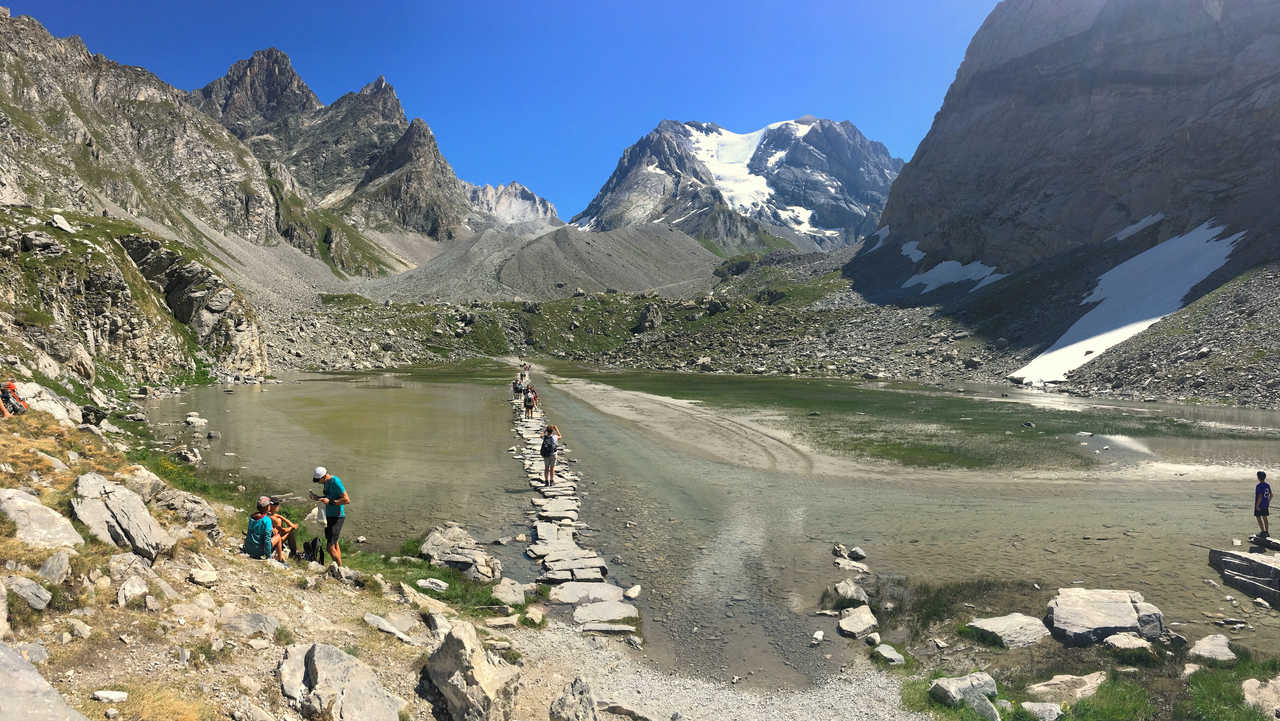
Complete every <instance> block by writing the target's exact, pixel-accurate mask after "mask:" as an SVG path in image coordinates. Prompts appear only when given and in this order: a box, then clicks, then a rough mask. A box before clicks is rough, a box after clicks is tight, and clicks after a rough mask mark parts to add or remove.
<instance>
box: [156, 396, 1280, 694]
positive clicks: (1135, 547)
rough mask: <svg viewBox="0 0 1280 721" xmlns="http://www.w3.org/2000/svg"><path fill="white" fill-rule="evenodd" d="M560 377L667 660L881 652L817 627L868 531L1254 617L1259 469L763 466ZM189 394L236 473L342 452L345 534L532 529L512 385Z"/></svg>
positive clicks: (745, 666)
mask: <svg viewBox="0 0 1280 721" xmlns="http://www.w3.org/2000/svg"><path fill="white" fill-rule="evenodd" d="M744 382H751V381H750V379H744ZM540 392H541V393H542V394H543V398H544V405H545V407H546V409H547V411H548V413H549V414H550V415H551V418H552V420H553V421H554V422H555V423H557V424H558V425H559V426H560V427H561V429H562V430H563V431H564V433H565V440H566V445H567V446H568V447H569V448H570V449H571V450H572V453H571V454H570V455H571V456H573V457H575V458H577V459H579V460H580V463H579V464H578V465H577V467H576V470H579V471H581V472H582V473H583V475H584V477H585V478H586V479H587V481H586V483H584V484H583V487H582V491H583V496H584V498H583V501H584V509H583V515H582V518H583V520H584V521H585V522H587V523H588V524H590V525H591V526H592V527H593V528H595V529H598V530H595V531H594V532H593V533H592V536H591V538H590V540H589V541H587V545H591V546H593V547H595V548H597V549H599V550H600V552H601V554H602V555H604V556H605V557H606V558H610V559H613V560H612V561H611V564H610V569H611V572H612V574H613V575H614V576H615V577H616V579H617V580H618V581H619V583H621V584H622V585H624V586H625V585H629V584H632V583H639V584H641V585H642V586H643V587H644V589H645V592H644V595H643V596H642V597H641V599H640V601H639V604H640V606H641V607H642V615H643V618H644V633H645V637H646V639H647V641H648V646H647V649H646V653H647V655H648V657H649V658H650V659H651V660H652V661H653V662H655V663H657V664H660V665H662V666H664V667H670V668H675V669H679V670H681V671H683V672H686V673H690V674H694V675H699V676H713V677H716V678H730V677H732V676H742V677H744V678H746V679H747V680H748V681H749V682H752V681H754V682H757V683H762V684H763V683H768V684H778V683H782V684H801V683H804V682H806V681H807V680H811V679H814V678H818V677H821V676H822V675H824V674H826V673H829V672H833V671H835V670H836V669H838V668H839V666H840V665H841V664H842V663H844V662H847V661H848V660H849V659H850V658H851V657H852V656H853V655H862V654H863V653H865V651H862V650H860V649H858V648H856V645H854V644H848V643H846V642H844V641H842V640H841V641H837V642H835V643H828V644H825V645H823V646H822V647H820V648H818V649H813V648H810V646H809V643H808V640H809V637H810V636H811V635H812V634H813V632H814V631H816V630H824V631H825V632H826V634H827V636H828V637H829V638H831V637H834V636H835V633H834V631H835V628H834V626H835V624H834V622H833V620H832V619H828V618H817V617H814V616H812V615H811V613H812V610H813V609H814V608H815V606H816V603H817V600H818V598H819V596H820V594H821V592H822V589H823V588H824V587H825V586H828V585H830V584H833V583H835V582H836V581H839V580H841V579H842V578H844V577H845V576H846V575H847V574H845V573H843V572H841V571H839V570H838V569H835V568H834V567H833V566H832V563H831V554H830V548H831V544H832V543H833V542H836V541H839V542H842V543H845V544H847V545H855V544H856V545H860V546H862V547H863V548H864V549H865V550H866V551H867V552H868V554H869V556H870V557H869V559H868V561H867V563H869V564H870V565H871V566H872V567H873V568H874V569H876V570H878V571H888V572H893V573H900V574H905V575H906V576H907V577H908V578H909V579H911V580H912V581H932V582H945V581H960V580H966V579H974V578H983V577H989V578H1005V579H1022V580H1030V581H1035V582H1038V583H1040V584H1041V585H1042V586H1043V587H1044V588H1045V589H1046V593H1047V592H1048V591H1047V590H1048V589H1052V588H1056V587H1058V586H1068V585H1073V584H1075V585H1086V586H1090V587H1099V588H1126V589H1133V590H1137V591H1140V592H1141V593H1143V594H1144V595H1145V596H1146V597H1147V599H1148V600H1149V601H1151V602H1153V603H1155V604H1156V605H1158V606H1160V607H1161V608H1162V609H1163V610H1164V612H1165V614H1166V617H1167V620H1169V621H1178V622H1183V623H1186V624H1187V625H1185V626H1182V627H1180V629H1179V630H1181V632H1183V633H1184V634H1186V635H1187V636H1189V637H1190V638H1192V639H1193V640H1194V639H1195V638H1198V637H1200V636H1202V635H1205V634H1207V633H1211V632H1214V631H1216V629H1215V628H1214V627H1213V626H1211V625H1210V624H1208V623H1207V622H1206V620H1205V619H1204V617H1203V616H1202V612H1206V611H1207V612H1214V611H1219V610H1223V611H1226V612H1228V613H1229V614H1231V615H1240V613H1241V611H1239V610H1236V609H1232V608H1231V607H1229V606H1227V605H1225V604H1224V603H1223V602H1222V597H1223V595H1224V594H1226V593H1235V592H1233V591H1230V590H1229V589H1226V590H1218V589H1214V588H1212V587H1210V586H1209V585H1207V584H1205V583H1204V582H1203V580H1204V579H1208V578H1214V579H1216V578H1217V574H1216V573H1214V572H1213V571H1212V570H1211V569H1210V568H1209V567H1208V565H1207V562H1206V560H1207V551H1206V550H1205V549H1204V548H1202V546H1217V547H1221V546H1224V545H1227V546H1229V545H1230V539H1232V538H1241V539H1243V538H1245V537H1246V535H1247V534H1248V533H1249V532H1251V530H1252V529H1253V519H1252V517H1251V515H1250V513H1249V503H1250V500H1251V492H1252V481H1251V475H1252V474H1251V472H1250V469H1249V468H1245V467H1242V468H1241V473H1240V478H1239V480H1232V481H1224V480H1222V479H1221V478H1217V479H1212V478H1198V477H1196V476H1195V475H1194V474H1188V475H1176V474H1174V473H1165V472H1162V471H1158V470H1155V469H1153V470H1151V471H1150V472H1146V473H1133V474H1122V475H1116V476H1114V477H1111V476H1108V475H1107V474H1096V473H1095V474H1090V473H1085V472H1080V473H1078V474H1073V473H1071V472H1060V473H1056V474H1046V475H1043V476H1037V477H1035V478H1032V479H1025V478H1013V477H1011V476H1010V474H1008V473H1006V472H1001V471H992V472H990V473H989V474H980V473H973V472H965V473H959V472H957V473H956V474H954V475H949V474H947V473H945V472H941V473H940V472H930V473H921V474H918V475H913V474H910V473H893V474H885V473H881V472H875V471H872V470H868V471H867V472H866V473H858V472H854V473H849V474H845V475H842V476H837V477H832V476H813V475H808V474H806V473H802V472H799V470H800V469H795V472H792V471H791V469H782V470H779V471H760V470H752V469H748V468H743V467H741V466H738V465H735V464H732V463H726V462H724V461H723V460H721V459H718V458H717V457H716V456H714V454H710V453H705V454H704V453H700V452H699V450H698V449H697V448H696V447H690V446H689V445H688V444H678V445H677V444H673V443H669V442H666V441H664V440H663V439H662V438H661V437H660V436H658V435H656V434H652V433H650V432H648V431H646V430H645V429H644V428H642V427H641V426H640V425H638V424H634V423H631V422H628V421H625V420H622V419H620V418H617V417H615V416H611V415H607V414H605V413H602V412H601V411H600V410H598V409H596V408H594V407H593V406H591V405H589V404H587V403H584V402H582V401H580V400H577V399H576V398H575V397H572V396H569V395H568V394H566V393H564V392H563V391H561V390H559V389H557V388H556V387H555V386H554V385H547V384H543V385H541V386H540ZM997 397H998V396H997ZM189 410H199V411H200V412H201V414H202V415H204V416H205V417H207V418H209V419H210V426H209V427H210V429H213V430H219V431H221V432H222V434H223V437H222V439H221V440H219V441H215V442H214V443H213V445H212V447H211V448H209V449H208V451H206V455H207V457H208V459H209V461H210V463H211V465H212V466H213V467H214V468H216V469H218V470H219V471H220V472H223V473H226V474H229V475H235V474H243V475H249V476H256V477H260V478H263V479H266V481H265V482H266V484H267V486H268V487H269V488H272V489H275V490H278V491H291V492H293V493H295V494H299V495H304V494H305V493H306V491H307V490H308V489H309V488H311V484H310V482H309V479H310V472H311V468H312V467H313V466H315V465H318V464H322V465H326V466H328V467H329V468H330V469H331V470H333V471H334V472H335V473H337V474H338V475H339V476H341V477H342V478H343V479H344V480H345V481H346V482H347V487H348V489H349V490H350V492H351V495H352V498H353V504H352V506H351V510H350V520H349V521H348V522H347V526H346V529H345V531H344V533H345V535H347V536H348V537H354V536H356V535H367V536H369V537H370V539H371V540H372V542H373V544H374V545H375V546H376V547H378V548H381V549H384V550H394V549H395V548H396V547H398V545H399V543H400V541H401V540H403V539H405V538H409V537H416V536H420V535H421V534H422V533H423V532H424V531H425V530H427V529H428V528H430V527H431V526H432V525H436V524H438V523H441V522H443V521H446V520H459V521H463V522H465V524H466V525H467V526H468V528H469V529H470V530H471V531H472V532H473V533H474V534H475V535H476V536H477V538H479V539H480V540H482V541H489V540H492V539H494V538H497V537H499V536H508V535H513V534H514V533H516V532H519V531H521V530H525V528H526V527H525V525H524V520H523V519H524V512H525V510H526V509H527V508H528V507H529V504H528V498H529V493H528V489H527V488H526V487H525V486H524V481H523V474H522V473H521V472H520V469H519V467H518V465H517V464H516V463H515V462H514V461H512V460H511V459H510V458H509V456H508V455H507V453H506V452H505V451H506V448H507V447H509V446H510V445H511V444H512V442H513V441H512V437H511V428H510V427H511V415H510V414H511V411H510V405H509V404H508V403H507V389H506V388H504V387H502V386H501V385H499V384H498V383H494V382H487V383H469V382H458V381H457V380H455V379H433V378H432V376H431V375H430V374H419V375H414V376H402V375H386V376H375V377H361V378H355V379H342V378H321V379H307V380H304V381H301V382H290V383H286V384H282V385H268V386H263V387H261V388H244V387H237V388H235V389H234V392H232V393H224V392H223V391H222V390H221V389H217V388H207V389H198V390H195V391H192V392H191V393H188V394H185V395H183V396H180V397H177V398H172V399H163V400H157V401H154V402H152V403H151V405H150V407H149V411H150V413H151V414H152V418H153V419H156V420H167V421H170V422H175V423H177V422H180V419H181V418H182V416H183V415H184V414H185V413H186V412H187V411H189ZM1143 412H1162V413H1174V414H1179V413H1181V414H1182V417H1192V416H1195V417H1197V418H1198V419H1201V420H1212V421H1215V422H1221V423H1224V424H1233V423H1235V424H1248V425H1255V426H1256V425H1266V426H1267V427H1273V428H1274V427H1280V417H1278V416H1276V415H1275V414H1265V413H1257V412H1245V413H1244V414H1238V413H1237V414H1232V413H1231V412H1230V411H1227V410H1222V409H1218V410H1210V411H1206V410H1204V409H1196V408H1177V407H1173V408H1169V407H1165V408H1151V407H1145V408H1143ZM180 431H181V432H185V431H184V430H183V429H181V427H180V426H177V425H175V426H171V427H170V432H180ZM1135 442H1136V443H1138V444H1139V445H1140V446H1141V445H1146V446H1147V447H1148V448H1149V449H1150V450H1151V451H1152V452H1153V453H1155V454H1156V455H1157V456H1160V457H1164V458H1167V459H1169V460H1177V461H1180V462H1187V461H1197V460H1199V461H1208V460H1226V461H1242V462H1249V463H1255V462H1256V463H1266V462H1271V463H1274V462H1275V461H1276V460H1278V458H1277V454H1276V453H1274V452H1272V451H1271V450H1270V446H1269V445H1268V444H1263V443H1259V442H1253V441H1240V440H1225V441H1214V440H1195V441H1190V442H1185V443H1184V442H1181V441H1179V440H1177V439H1170V438H1161V439H1136V440H1135ZM226 453H234V454H235V455H224V454H226ZM1138 455H1142V454H1138ZM518 550H519V549H511V548H508V549H504V550H503V555H502V558H503V560H504V562H505V563H506V564H507V567H508V575H512V576H513V577H515V578H517V579H519V580H527V579H529V578H530V577H531V576H532V575H533V574H534V569H533V567H532V565H531V564H530V563H529V562H527V561H525V560H524V559H522V558H521V557H519V556H518V555H516V554H517V553H518ZM1235 595H1237V596H1239V595H1241V594H1239V593H1235ZM1022 610H1023V611H1024V612H1026V613H1030V614H1033V615H1040V614H1041V613H1043V610H1044V609H1043V606H1039V607H1028V608H1025V609H1022ZM1246 610H1248V609H1246ZM1250 620H1251V622H1252V623H1254V625H1255V627H1256V628H1257V630H1256V631H1255V632H1252V633H1249V634H1246V635H1245V636H1243V637H1242V638H1241V640H1242V641H1243V642H1245V643H1246V644H1249V645H1255V646H1259V647H1265V646H1268V645H1270V646H1272V647H1275V644H1277V643H1280V623H1278V622H1277V621H1276V617H1275V615H1274V614H1266V615H1262V614H1255V615H1253V616H1251V617H1250ZM828 654H830V658H827V655H828Z"/></svg>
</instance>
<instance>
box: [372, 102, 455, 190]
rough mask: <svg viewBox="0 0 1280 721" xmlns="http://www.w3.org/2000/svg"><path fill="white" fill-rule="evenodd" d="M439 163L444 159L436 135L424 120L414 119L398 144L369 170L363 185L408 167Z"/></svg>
mask: <svg viewBox="0 0 1280 721" xmlns="http://www.w3.org/2000/svg"><path fill="white" fill-rule="evenodd" d="M437 162H439V163H443V162H444V158H443V157H442V156H441V155H440V147H439V146H438V145H436V136H435V134H434V133H432V132H431V128H430V127H428V126H427V123H426V122H425V121H424V120H422V118H414V119H413V122H411V123H409V127H408V129H406V130H405V131H404V134H403V135H401V136H400V139H399V140H397V141H396V144H395V145H393V146H391V149H390V150H388V151H387V152H386V153H384V154H383V155H382V157H381V158H379V159H378V162H377V163H376V164H374V165H373V166H371V167H370V168H369V170H368V171H367V172H366V173H365V175H364V180H363V181H361V184H367V183H369V182H372V181H373V180H374V179H376V178H379V177H381V176H383V175H386V174H388V173H392V172H395V171H396V170H398V169H400V168H402V167H405V166H407V165H414V164H429V165H434V164H436V163H437Z"/></svg>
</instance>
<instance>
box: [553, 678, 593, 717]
mask: <svg viewBox="0 0 1280 721" xmlns="http://www.w3.org/2000/svg"><path fill="white" fill-rule="evenodd" d="M549 717H550V721H597V719H598V718H599V716H597V715H596V698H595V696H594V695H593V694H592V693H591V687H590V686H588V685H587V682H586V681H584V680H583V679H582V678H581V677H578V678H575V679H574V680H573V683H571V684H569V685H568V686H567V687H565V690H564V693H563V694H561V695H560V698H558V699H556V700H555V701H553V702H551V710H550V712H549Z"/></svg>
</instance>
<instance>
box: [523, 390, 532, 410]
mask: <svg viewBox="0 0 1280 721" xmlns="http://www.w3.org/2000/svg"><path fill="white" fill-rule="evenodd" d="M524 407H525V408H532V407H533V394H532V393H525V394H524Z"/></svg>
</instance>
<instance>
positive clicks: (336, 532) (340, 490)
mask: <svg viewBox="0 0 1280 721" xmlns="http://www.w3.org/2000/svg"><path fill="white" fill-rule="evenodd" d="M311 479H312V480H313V481H315V482H316V483H323V484H324V495H323V496H320V497H319V498H317V499H316V500H318V501H320V502H321V503H323V504H324V540H325V544H326V545H328V547H329V556H330V557H331V558H333V562H334V563H336V564H338V565H339V566H341V565H342V549H340V548H338V537H339V536H341V535H342V522H343V521H345V520H346V519H347V509H346V506H347V504H348V503H350V502H351V497H350V496H348V495H347V489H346V487H345V486H343V485H342V479H341V478H338V477H337V476H335V475H333V474H332V473H330V472H329V471H328V470H326V469H325V467H324V466H316V470H315V473H313V474H311Z"/></svg>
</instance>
